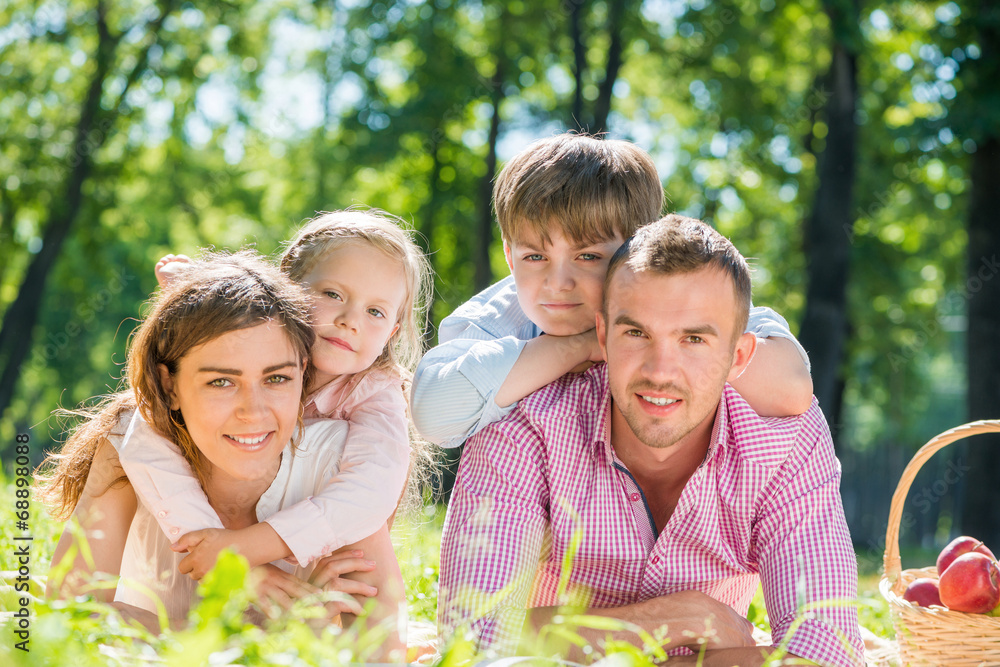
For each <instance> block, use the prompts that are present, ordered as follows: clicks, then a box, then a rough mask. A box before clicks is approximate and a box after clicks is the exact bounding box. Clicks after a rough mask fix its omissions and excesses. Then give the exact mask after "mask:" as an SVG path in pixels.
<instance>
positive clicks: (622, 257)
mask: <svg viewBox="0 0 1000 667" xmlns="http://www.w3.org/2000/svg"><path fill="white" fill-rule="evenodd" d="M623 265H624V266H627V267H628V268H630V269H631V270H632V271H634V272H636V273H640V272H650V273H655V274H659V275H675V274H678V273H693V272H695V271H699V270H700V269H703V268H705V267H711V268H713V269H717V270H719V271H722V272H723V273H725V274H726V275H728V276H729V277H730V278H731V279H732V281H733V291H734V293H735V295H736V329H735V332H736V336H737V337H738V336H739V334H742V333H743V331H744V330H745V329H746V327H747V320H748V319H749V317H750V297H751V287H752V284H751V279H750V267H749V265H748V264H747V261H746V259H744V258H743V255H741V254H740V251H739V250H737V249H736V246H734V245H733V244H732V242H731V241H730V240H729V239H727V238H726V237H725V236H723V235H722V234H720V233H719V232H717V231H716V230H715V229H713V228H712V227H711V226H709V225H708V224H707V223H704V222H702V221H701V220H696V219H694V218H687V217H685V216H682V215H677V214H674V213H671V214H670V215H668V216H665V217H663V218H661V219H659V220H657V221H656V222H654V223H652V224H650V225H646V226H645V227H643V228H642V229H640V230H639V231H638V232H636V233H635V235H634V236H633V237H632V238H630V239H628V240H627V241H625V243H624V244H622V246H621V247H620V248H618V250H617V251H616V252H615V254H614V255H612V257H611V261H610V262H609V263H608V274H607V276H605V278H604V304H603V307H602V308H601V311H602V312H603V313H604V318H605V320H607V317H608V288H609V287H610V286H611V280H612V278H613V277H614V275H615V272H616V271H617V270H618V269H619V268H621V267H622V266H623Z"/></svg>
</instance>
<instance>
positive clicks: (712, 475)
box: [439, 215, 864, 665]
mask: <svg viewBox="0 0 1000 667" xmlns="http://www.w3.org/2000/svg"><path fill="white" fill-rule="evenodd" d="M749 307H750V274H749V269H748V267H747V265H746V261H745V260H744V259H743V257H742V256H740V254H739V252H738V251H737V250H736V249H735V248H734V247H733V246H732V244H731V243H730V242H729V241H728V240H727V239H725V238H724V237H723V236H721V235H720V234H718V233H717V232H715V231H714V230H712V229H711V228H710V227H709V226H707V225H705V224H704V223H702V222H699V221H697V220H692V219H690V218H682V217H680V216H673V215H672V216H667V217H666V218H664V219H662V220H660V221H658V222H656V223H653V224H651V225H648V226H646V227H645V228H643V229H641V230H639V232H637V233H636V235H635V236H634V237H633V238H632V239H630V240H629V241H628V242H626V244H625V245H624V246H622V248H621V249H620V250H619V251H618V252H617V253H616V254H615V256H614V258H613V259H612V260H611V264H610V266H609V268H608V276H607V279H606V282H605V290H604V306H603V312H602V313H599V314H598V316H597V336H598V341H599V344H600V346H601V349H602V352H603V355H604V358H605V360H606V362H607V363H606V364H599V365H597V366H595V367H594V368H592V369H590V370H589V371H587V372H586V373H584V374H578V375H567V376H565V377H564V378H562V379H561V380H558V381H557V382H555V383H553V384H551V385H549V386H548V387H545V388H543V389H541V390H539V391H537V392H536V393H534V394H532V395H531V396H529V397H528V398H526V399H524V400H523V401H521V403H520V404H519V406H518V408H517V409H516V410H515V411H514V412H513V413H511V414H510V415H509V416H508V417H507V418H506V419H504V420H503V421H501V422H498V423H496V424H493V425H492V426H489V427H488V428H486V429H485V430H483V431H482V432H481V433H480V434H478V435H477V436H476V437H474V438H472V439H471V440H470V441H469V442H468V444H467V445H466V449H465V452H464V453H463V456H462V463H461V466H460V468H459V472H458V477H457V479H456V483H455V488H454V490H453V493H452V500H451V505H450V507H449V512H448V518H447V520H446V522H445V532H444V537H443V540H442V547H441V594H440V607H439V621H440V624H441V626H442V631H443V632H444V633H446V634H449V633H450V632H452V631H454V630H455V629H457V628H461V627H465V626H468V627H469V628H470V629H471V631H472V633H473V634H474V636H475V637H476V638H477V640H478V647H479V649H480V650H482V651H493V652H497V653H501V654H505V653H513V652H515V651H516V648H517V644H518V641H519V639H520V638H521V633H522V628H523V626H527V628H528V629H531V628H534V629H537V628H540V627H542V626H543V625H544V624H545V623H546V622H548V621H550V620H552V619H553V617H554V616H555V611H556V609H557V608H558V606H559V605H563V604H567V603H573V604H574V605H575V606H578V607H583V608H585V610H586V611H587V613H589V614H593V615H600V616H607V617H611V618H615V619H621V620H623V621H626V622H628V623H630V624H631V625H630V627H631V628H636V627H638V628H640V629H642V630H645V631H646V632H648V633H650V634H653V633H655V632H659V634H658V635H657V636H658V638H659V639H661V641H662V644H663V645H664V646H665V647H666V648H667V649H670V650H671V652H672V653H674V654H675V655H676V654H683V653H686V654H688V656H689V658H688V659H691V660H694V659H695V656H692V655H691V651H690V650H689V649H690V648H691V647H694V648H695V649H696V650H697V648H698V646H699V642H700V641H701V640H704V641H705V642H707V644H706V647H707V649H708V650H707V653H706V654H705V662H704V663H703V664H706V665H711V664H723V665H733V664H739V665H752V664H761V663H762V662H763V661H764V659H765V654H766V653H767V652H768V651H769V650H770V648H766V647H765V648H763V649H762V648H759V647H757V646H755V643H754V641H753V639H752V637H751V626H750V624H749V623H748V622H747V621H746V619H745V618H743V617H744V616H745V614H746V611H747V608H748V606H749V604H750V601H751V599H752V598H753V595H754V593H755V591H756V589H757V585H758V582H760V583H762V584H763V589H764V598H765V602H766V607H767V610H768V614H769V618H770V622H771V626H772V636H773V641H774V642H775V645H777V644H780V643H783V645H784V646H785V648H786V649H787V650H788V652H789V653H790V654H792V655H796V656H799V657H802V658H805V659H807V660H811V661H813V662H816V663H819V664H832V665H856V664H861V662H862V655H863V650H864V649H863V645H862V643H861V639H860V636H859V629H858V624H857V614H856V611H855V610H854V608H853V607H851V606H850V604H849V602H848V603H847V604H843V603H844V602H845V600H847V601H849V600H850V599H853V598H855V597H856V595H857V564H856V560H855V556H854V551H853V548H852V545H851V540H850V535H849V534H848V530H847V525H846V522H845V520H844V513H843V508H842V505H841V500H840V494H839V488H838V487H839V482H840V466H839V463H838V462H837V459H836V457H835V456H834V452H833V445H832V442H831V438H830V433H829V429H828V427H827V425H826V421H825V419H824V418H823V414H822V412H821V411H820V409H819V407H818V405H817V404H816V403H815V402H814V403H813V405H812V407H811V408H810V409H809V410H808V411H806V412H805V413H804V414H803V415H800V416H798V417H791V418H762V417H760V416H759V415H757V414H756V413H755V412H754V411H753V410H752V409H751V408H750V407H749V406H748V405H747V403H746V401H744V400H743V399H742V398H741V397H740V395H739V394H738V393H736V392H735V391H734V390H733V389H732V387H731V386H729V384H728V382H727V381H732V380H733V379H735V378H736V377H738V376H739V374H740V373H741V372H742V370H743V369H744V368H745V367H746V366H747V364H748V363H749V362H750V359H751V358H752V357H753V353H754V350H755V346H756V338H755V337H754V336H753V335H752V334H745V333H742V332H743V331H744V328H745V325H746V321H747V317H748V312H749ZM820 602H826V603H832V605H831V604H826V605H824V606H819V605H813V609H811V610H810V609H807V608H806V607H805V605H808V604H809V603H820ZM838 602H840V603H842V604H841V605H840V606H836V605H837V603H838ZM529 607H530V608H531V613H530V614H528V613H527V608H529ZM579 633H580V634H581V635H582V636H583V637H584V638H585V639H587V640H589V641H591V643H594V644H595V645H598V648H599V645H600V643H601V642H602V641H603V640H604V638H605V636H606V635H608V634H614V635H615V638H616V639H624V640H626V641H632V642H633V643H636V644H639V643H641V642H640V638H639V635H638V634H634V633H632V632H627V631H618V632H616V633H608V632H606V631H603V630H599V631H598V630H586V629H583V630H580V631H579ZM679 647H686V648H679ZM684 659H685V658H684V657H679V658H671V660H672V661H673V662H676V663H678V664H683V660H684Z"/></svg>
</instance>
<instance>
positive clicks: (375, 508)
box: [262, 379, 410, 566]
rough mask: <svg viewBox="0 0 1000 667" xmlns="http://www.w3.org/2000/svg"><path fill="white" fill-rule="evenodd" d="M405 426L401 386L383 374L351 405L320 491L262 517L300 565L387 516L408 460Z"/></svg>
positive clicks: (403, 480) (366, 532)
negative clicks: (335, 459) (336, 459)
mask: <svg viewBox="0 0 1000 667" xmlns="http://www.w3.org/2000/svg"><path fill="white" fill-rule="evenodd" d="M407 426H408V423H407V419H406V399H405V398H404V396H403V391H402V387H401V386H400V383H399V381H398V380H396V379H387V380H386V381H385V383H384V386H382V387H381V388H379V389H378V390H376V391H374V392H372V394H371V395H369V396H368V397H367V398H365V399H364V400H363V401H362V402H361V403H360V404H358V405H357V406H356V407H354V409H353V410H351V412H350V421H349V422H348V430H347V440H346V442H345V445H344V453H343V455H342V456H341V458H340V463H339V470H338V471H337V472H336V474H335V475H334V476H333V477H331V478H330V479H329V480H328V481H327V482H326V484H325V485H324V487H323V488H322V490H321V491H320V493H318V494H317V495H315V496H312V497H310V498H307V499H305V500H303V501H302V502H299V503H296V504H295V505H292V506H291V507H288V508H286V509H284V510H282V511H280V512H277V513H275V514H273V515H271V516H270V517H268V518H267V519H266V523H267V524H268V525H269V526H270V527H271V528H273V529H274V531H275V533H276V536H277V538H278V539H279V540H280V541H281V542H283V544H285V545H287V548H288V549H290V550H291V553H292V554H293V555H294V557H295V559H296V561H298V563H299V565H302V566H305V565H307V564H308V563H311V562H312V561H313V560H315V559H316V558H319V557H320V556H323V555H325V554H329V553H331V552H333V551H336V550H337V549H339V548H341V547H343V546H344V545H346V544H350V543H352V542H358V541H359V540H361V539H363V538H365V537H368V536H369V535H371V534H372V532H373V531H374V530H375V528H374V527H375V526H381V525H383V524H385V523H386V522H387V521H388V520H389V517H390V516H392V513H393V512H394V511H395V509H396V505H397V504H398V503H399V498H400V496H401V495H402V492H403V486H404V485H405V484H406V476H407V471H408V470H409V465H410V440H409V432H408V428H407ZM262 523H263V522H262Z"/></svg>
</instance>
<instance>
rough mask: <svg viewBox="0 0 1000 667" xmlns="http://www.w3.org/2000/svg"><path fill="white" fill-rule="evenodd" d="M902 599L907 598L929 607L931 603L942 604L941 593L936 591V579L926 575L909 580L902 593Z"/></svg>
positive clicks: (940, 605)
mask: <svg viewBox="0 0 1000 667" xmlns="http://www.w3.org/2000/svg"><path fill="white" fill-rule="evenodd" d="M903 599H904V600H909V601H910V602H912V603H913V604H916V605H920V606H921V607H930V606H931V605H933V604H936V605H937V606H939V607H943V606H944V605H943V604H941V594H940V593H939V592H938V582H937V580H936V579H929V578H927V577H924V578H922V579H914V580H913V581H912V582H910V585H909V586H907V587H906V592H905V593H903Z"/></svg>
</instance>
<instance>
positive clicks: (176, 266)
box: [153, 255, 191, 287]
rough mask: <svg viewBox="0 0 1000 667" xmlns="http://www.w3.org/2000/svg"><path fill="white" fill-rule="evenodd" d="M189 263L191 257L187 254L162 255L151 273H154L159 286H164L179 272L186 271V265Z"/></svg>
mask: <svg viewBox="0 0 1000 667" xmlns="http://www.w3.org/2000/svg"><path fill="white" fill-rule="evenodd" d="M190 263H191V258H190V257H188V256H187V255H164V256H163V257H161V258H160V261H159V262H157V263H156V267H155V268H154V269H153V273H155V274H156V282H157V284H158V285H159V286H160V287H164V286H166V285H167V284H168V283H169V282H170V281H171V280H173V279H174V278H176V277H177V276H178V275H179V274H181V273H183V272H184V271H187V269H188V267H187V266H186V265H188V264H190Z"/></svg>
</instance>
